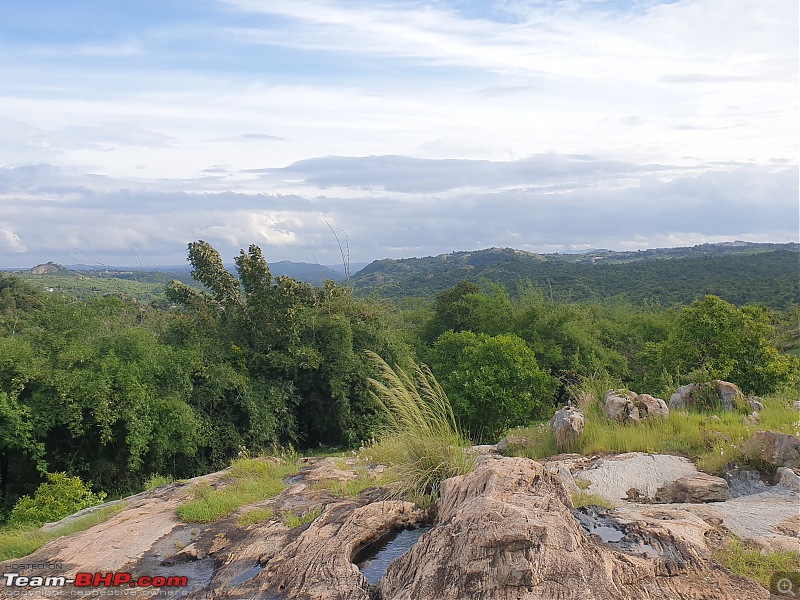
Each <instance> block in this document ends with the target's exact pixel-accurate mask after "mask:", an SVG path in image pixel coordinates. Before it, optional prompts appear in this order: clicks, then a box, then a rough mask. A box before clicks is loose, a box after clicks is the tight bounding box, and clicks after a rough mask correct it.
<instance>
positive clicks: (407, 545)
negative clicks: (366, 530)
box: [353, 525, 430, 585]
mask: <svg viewBox="0 0 800 600" xmlns="http://www.w3.org/2000/svg"><path fill="white" fill-rule="evenodd" d="M429 530H430V527H429V526H427V525H425V526H422V527H417V528H416V529H392V530H391V531H389V532H388V533H386V534H384V535H382V536H381V537H379V538H378V539H377V540H375V541H374V542H372V543H371V544H368V545H366V546H364V547H363V548H361V549H360V550H359V551H358V552H356V554H355V556H353V562H354V563H355V565H356V566H357V567H358V568H359V570H360V571H361V573H362V574H363V575H364V577H366V578H367V581H368V582H369V583H370V584H371V585H377V584H378V582H379V581H380V580H381V578H382V577H383V574H384V573H385V572H386V569H387V568H388V567H389V565H390V564H391V563H392V561H394V560H395V559H396V558H398V557H400V556H402V555H403V554H405V553H406V552H407V551H408V550H410V549H411V546H413V545H414V544H416V543H417V540H419V538H420V536H422V534H423V533H425V532H426V531H429Z"/></svg>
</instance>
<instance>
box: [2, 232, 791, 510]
mask: <svg viewBox="0 0 800 600" xmlns="http://www.w3.org/2000/svg"><path fill="white" fill-rule="evenodd" d="M787 254H791V255H793V258H795V259H796V257H797V254H796V253H794V252H789V253H787ZM775 256H776V255H774V254H769V253H764V254H755V255H752V256H750V257H749V258H748V256H746V255H742V256H739V257H738V258H740V259H748V260H749V259H750V258H752V259H753V260H754V261H756V262H754V263H753V264H754V265H761V263H759V262H758V261H760V260H762V259H768V260H772V259H774V258H775ZM770 257H771V258H770ZM188 258H189V262H190V263H191V266H192V277H193V280H194V284H193V285H188V284H187V283H185V282H180V281H173V282H171V283H170V284H169V285H167V286H166V288H165V291H164V293H163V295H162V296H161V297H160V298H158V299H154V300H153V301H150V302H147V301H145V299H143V298H139V299H135V298H133V297H131V296H129V295H125V294H107V295H104V296H99V297H94V298H87V297H83V298H80V299H78V298H76V297H74V296H69V295H66V294H60V293H43V292H41V291H38V290H36V289H34V288H33V287H32V286H31V285H30V284H28V283H26V282H23V281H22V280H20V279H18V278H16V277H10V276H2V275H0V520H2V519H3V518H6V519H7V518H8V517H9V514H10V511H11V509H12V507H13V506H14V505H15V503H16V502H17V500H18V499H19V498H20V497H21V496H23V495H26V494H27V495H29V496H31V495H33V494H34V491H35V490H36V489H37V486H39V485H40V484H41V483H42V482H43V481H44V482H46V481H47V474H52V473H57V472H61V473H65V474H66V475H64V477H67V476H68V477H76V476H77V477H80V478H81V480H82V481H84V482H87V483H88V482H91V484H92V488H91V489H93V490H97V492H98V493H100V492H105V493H108V494H111V495H117V494H122V493H125V492H129V491H132V490H136V489H141V486H142V484H143V482H144V481H145V480H147V479H148V478H149V477H152V476H153V475H155V474H160V475H163V476H171V477H175V478H180V477H188V476H193V475H197V474H201V473H204V472H208V471H210V470H213V469H215V468H218V467H220V466H223V465H226V464H228V463H229V461H230V459H231V458H233V457H235V456H236V455H237V454H238V453H240V452H241V451H242V450H243V448H247V449H248V450H249V451H251V452H258V451H262V450H267V449H271V448H273V447H275V446H280V445H288V444H292V445H294V446H296V447H299V448H318V447H319V446H320V445H323V446H337V447H357V446H358V445H359V444H360V443H361V442H362V441H363V440H369V439H371V437H372V435H373V433H375V432H377V431H380V430H382V429H383V428H385V426H386V425H387V419H389V417H387V416H386V415H387V414H388V413H385V412H383V411H382V410H381V409H380V406H379V404H380V402H378V401H377V400H376V398H375V396H373V395H372V393H371V389H370V383H369V382H370V379H373V380H374V379H375V378H376V377H378V376H379V374H380V372H381V370H380V369H379V368H378V367H376V364H375V362H373V360H372V359H370V357H369V356H368V355H367V352H366V351H371V352H374V353H376V354H377V355H379V356H381V357H382V358H383V359H385V360H386V362H387V363H388V364H389V365H391V366H392V367H395V366H398V367H400V371H399V372H402V371H403V370H405V372H408V373H413V372H416V366H415V363H419V362H425V363H427V364H429V365H430V367H431V371H432V372H433V374H434V375H435V376H436V378H437V379H438V380H439V381H440V382H441V384H442V387H443V388H444V391H446V392H447V395H448V396H449V397H450V400H451V402H452V409H453V413H454V415H455V418H456V420H457V421H458V423H459V424H460V425H462V426H463V427H464V428H465V430H466V431H467V433H468V434H469V435H470V437H471V438H472V440H473V441H489V442H491V441H494V440H495V439H496V438H497V437H498V436H499V435H502V433H503V431H504V430H505V429H507V428H508V427H511V426H514V425H518V424H525V423H527V422H529V421H530V420H531V419H534V418H540V417H546V416H549V415H550V414H551V411H552V409H553V408H554V406H555V405H556V404H557V403H558V402H563V401H566V400H567V399H568V398H569V397H570V392H571V390H572V389H573V388H574V386H575V385H576V384H578V383H585V382H586V381H592V380H594V381H601V380H602V381H603V382H613V383H614V385H627V386H629V387H631V388H632V389H635V390H637V391H640V392H648V393H652V394H654V395H658V396H661V397H665V396H666V397H668V394H670V393H671V392H672V391H674V389H675V388H676V387H677V386H678V385H680V384H682V383H686V382H688V381H694V380H708V379H711V378H722V379H727V380H729V381H732V382H734V383H736V384H738V385H739V386H741V387H742V388H743V389H744V390H745V392H747V393H756V394H764V393H771V392H774V391H776V390H781V389H782V390H789V393H790V394H791V393H796V390H797V387H796V386H797V384H798V373H799V372H800V360H798V358H797V357H796V356H795V355H796V354H797V353H798V351H799V349H800V339H799V335H800V333H799V332H798V326H797V323H798V318H797V317H798V314H800V312H798V311H800V308H798V306H797V304H788V305H787V306H786V309H785V310H782V311H779V310H776V309H774V308H766V307H763V306H755V305H752V304H748V303H747V302H743V303H741V304H743V305H741V306H738V307H737V306H736V305H734V304H731V303H730V302H728V301H726V300H723V299H721V298H720V297H717V296H708V295H706V294H705V293H697V294H695V295H694V296H692V297H691V298H690V299H689V301H686V302H685V303H684V304H683V305H671V304H670V305H669V307H665V306H662V305H660V304H658V303H653V302H649V303H648V302H639V303H632V302H629V301H627V300H624V299H622V298H621V297H619V296H616V297H614V298H612V299H608V298H607V299H605V300H604V301H602V302H601V301H582V302H567V301H559V300H557V299H556V298H558V294H557V293H554V292H553V289H551V287H550V286H549V285H542V286H537V285H535V284H531V283H530V282H529V283H527V284H524V285H523V284H519V281H515V282H514V285H515V287H514V288H513V293H509V288H507V287H505V286H504V285H502V284H500V283H488V282H485V281H484V282H475V281H470V282H467V281H463V280H456V281H454V282H453V283H452V286H451V287H450V288H446V289H443V292H442V293H441V294H439V295H438V296H437V297H436V298H435V299H432V300H431V301H430V302H425V301H418V302H410V301H409V302H408V303H406V304H405V305H403V306H400V307H391V306H389V305H387V304H385V303H383V302H382V301H379V300H376V299H374V298H373V299H364V298H360V297H358V296H355V295H354V294H353V291H352V289H351V287H349V286H346V285H339V284H336V283H334V282H332V281H328V282H326V283H325V284H324V285H321V286H319V287H316V288H315V287H312V286H311V285H309V284H306V283H303V282H300V281H297V280H294V279H291V278H289V277H285V276H279V277H273V275H272V273H271V272H270V269H269V267H268V266H267V263H266V262H265V260H264V257H263V256H262V253H261V250H260V248H258V247H257V246H250V248H248V250H247V251H244V250H243V251H242V252H241V253H240V254H239V256H238V257H236V258H235V265H236V272H235V273H233V272H230V271H228V270H227V269H226V268H225V267H224V265H223V260H222V257H221V256H220V255H219V254H218V253H217V252H216V250H214V248H212V247H211V246H210V245H209V244H207V243H206V242H202V241H199V242H194V243H192V244H190V245H189V253H188ZM722 258H724V257H702V258H696V259H695V258H691V257H689V258H685V259H681V261H689V260H708V261H711V262H709V263H707V265H706V266H707V267H708V271H707V275H708V277H711V276H712V275H713V273H714V269H716V268H717V267H719V264H717V265H716V266H715V264H716V263H713V261H714V260H722ZM681 261H677V260H675V261H653V262H661V263H663V265H667V264H668V263H669V265H670V266H669V267H668V270H669V269H673V266H672V265H678V264H679V262H681ZM631 264H635V265H644V264H645V262H637V263H631ZM683 264H684V265H687V264H689V263H688V262H683ZM720 264H721V263H720ZM576 266H580V267H581V268H584V267H588V266H589V265H582V264H581V263H576ZM595 266H598V265H595ZM600 266H602V265H600ZM606 266H607V267H616V266H617V265H606ZM621 266H624V265H621ZM761 266H763V265H761ZM761 266H759V267H758V268H761ZM795 267H796V264H795ZM637 268H638V267H637ZM674 268H679V267H674ZM754 268H755V267H754ZM780 268H782V267H780ZM780 268H778V271H780ZM720 269H721V271H720V276H719V281H721V282H724V281H726V279H725V278H726V277H727V271H726V269H727V267H726V268H721V267H720ZM456 271H457V269H456ZM773 271H774V269H773ZM608 272H611V271H608ZM648 272H649V271H648ZM669 272H672V271H669ZM775 272H776V273H777V271H775ZM627 273H628V275H630V271H628V272H627ZM795 274H796V272H795ZM673 275H675V274H674V273H673ZM675 277H676V279H675V280H676V281H678V279H679V278H678V277H677V275H675ZM770 277H772V276H770ZM775 277H777V275H775ZM785 279H786V280H783V279H782V280H781V283H780V285H777V286H773V283H774V282H773V280H772V279H770V280H769V281H770V282H772V283H769V285H768V286H767V287H769V286H772V287H770V288H769V289H772V290H773V292H774V291H775V290H776V289H777V290H778V291H780V290H790V292H791V290H793V289H794V288H793V287H792V286H794V285H795V284H796V277H790V278H785ZM450 280H451V278H450V275H448V276H447V277H443V278H442V281H445V282H446V281H450ZM653 281H655V280H653ZM765 281H766V280H765ZM760 282H761V280H759V279H758V278H754V279H753V278H751V279H748V281H747V285H746V286H745V285H742V286H741V287H742V289H745V288H747V287H748V286H749V289H750V291H751V292H752V296H746V297H745V298H750V297H753V298H758V297H760V294H762V293H765V289H766V288H765V285H766V284H765V285H762V283H763V282H761V283H760ZM551 283H553V284H554V285H555V286H556V287H557V286H558V285H560V284H558V282H557V281H555V282H551ZM726 285H727V284H726ZM645 287H646V286H645ZM712 287H713V286H712ZM576 289H578V288H576ZM682 289H683V288H682ZM686 289H688V288H686ZM696 289H697V290H698V291H699V290H703V292H705V291H707V290H708V288H707V287H703V286H698V287H697V288H696ZM409 291H410V292H412V293H413V288H412V289H410V290H409ZM684 291H686V290H684ZM681 293H682V294H683V293H684V292H681ZM780 293H781V294H783V292H780ZM794 300H797V297H796V296H795V297H794ZM389 420H390V419H389ZM87 489H88V488H87ZM34 499H35V498H34Z"/></svg>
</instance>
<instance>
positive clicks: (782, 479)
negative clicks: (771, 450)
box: [775, 467, 800, 493]
mask: <svg viewBox="0 0 800 600" xmlns="http://www.w3.org/2000/svg"><path fill="white" fill-rule="evenodd" d="M775 481H776V483H782V484H783V485H785V486H786V487H788V488H789V489H790V490H793V491H795V492H798V493H800V474H798V472H797V471H796V470H795V469H790V468H789V467H778V470H777V471H776V472H775Z"/></svg>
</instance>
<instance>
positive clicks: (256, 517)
mask: <svg viewBox="0 0 800 600" xmlns="http://www.w3.org/2000/svg"><path fill="white" fill-rule="evenodd" d="M274 518H275V511H273V510H272V509H271V508H254V509H253V510H249V511H247V512H246V513H244V514H243V515H242V516H241V517H239V518H238V519H236V524H237V525H238V526H239V527H247V526H248V525H255V524H256V523H263V522H264V521H269V520H270V519H274Z"/></svg>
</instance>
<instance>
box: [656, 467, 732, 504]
mask: <svg viewBox="0 0 800 600" xmlns="http://www.w3.org/2000/svg"><path fill="white" fill-rule="evenodd" d="M728 496H729V490H728V482H727V481H725V480H724V479H722V478H721V477H714V476H713V475H707V474H706V473H697V474H696V475H688V476H685V477H680V478H679V479H676V480H675V481H673V482H671V483H668V484H666V485H664V486H663V487H660V488H658V490H657V491H656V494H655V501H656V502H661V503H666V504H669V503H672V502H691V503H701V502H721V501H723V500H727V499H728Z"/></svg>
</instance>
